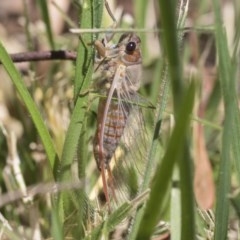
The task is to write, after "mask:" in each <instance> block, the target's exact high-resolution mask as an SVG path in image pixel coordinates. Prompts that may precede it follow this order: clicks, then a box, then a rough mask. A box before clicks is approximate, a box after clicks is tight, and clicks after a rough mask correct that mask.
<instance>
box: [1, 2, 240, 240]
mask: <svg viewBox="0 0 240 240" xmlns="http://www.w3.org/2000/svg"><path fill="white" fill-rule="evenodd" d="M10 2H11V1H9V5H8V4H7V3H4V1H3V3H1V2H0V9H3V11H2V12H1V11H0V36H1V44H0V60H1V62H2V66H1V68H0V71H1V81H0V86H1V87H0V127H1V131H0V149H1V151H0V159H1V161H0V167H1V169H2V171H1V172H2V174H1V175H0V184H1V185H0V186H1V194H2V196H1V198H0V229H1V231H0V238H1V239H109V238H112V239H150V238H152V239H170V238H171V239H174V240H175V239H176V240H177V239H182V240H187V239H189V240H192V239H216V240H221V239H231V240H233V239H239V212H240V206H239V201H240V199H239V186H238V184H239V180H240V159H239V158H240V153H239V151H240V144H239V139H240V119H239V110H238V92H239V91H238V79H239V37H240V34H239V29H240V27H239V21H238V19H239V12H240V6H239V3H238V1H222V2H221V3H220V2H219V1H217V0H212V1H211V4H210V3H209V1H201V3H199V1H189V2H188V1H186V0H185V1H179V2H178V4H177V5H176V6H175V5H174V4H172V3H173V1H171V2H167V3H165V2H166V1H161V0H160V1H155V3H154V4H155V5H153V3H152V1H145V2H146V3H144V1H137V0H136V1H134V3H129V4H123V3H121V1H119V5H118V6H117V7H116V6H115V7H114V6H112V5H111V3H112V2H110V1H109V4H110V6H111V9H114V10H116V11H114V16H115V17H116V18H118V16H120V14H119V12H121V11H120V9H123V10H124V12H123V17H122V21H121V24H120V26H119V28H121V29H122V28H129V27H130V26H131V24H132V20H131V19H130V20H129V14H130V13H134V15H135V22H134V26H135V28H141V29H143V28H144V29H145V30H146V31H143V32H140V33H139V35H140V37H141V40H142V54H143V77H142V81H143V84H142V85H143V86H142V87H141V89H140V94H141V95H142V96H143V99H146V102H147V103H151V104H152V105H153V106H154V109H152V108H151V109H148V108H143V109H144V110H143V112H144V117H145V120H144V124H145V126H144V127H145V128H146V129H148V131H149V138H148V139H149V141H147V142H146V146H147V147H146V152H145V154H144V156H145V157H144V158H146V161H145V165H144V169H143V170H142V174H141V182H142V183H141V186H140V187H139V189H138V194H137V196H135V197H134V199H131V201H127V202H121V204H118V206H117V207H114V208H113V210H112V212H111V213H109V212H108V209H107V207H106V205H104V199H103V200H102V201H101V198H100V195H101V189H100V188H101V187H99V182H101V179H100V180H99V178H100V173H99V172H98V170H97V167H96V164H95V161H94V158H93V154H92V139H93V135H94V132H95V129H96V115H97V110H96V109H97V100H96V99H98V98H99V96H100V97H101V95H100V94H99V93H98V94H96V93H93V92H92V91H91V90H92V85H93V83H92V75H93V53H94V49H93V46H92V44H89V43H92V42H93V41H94V40H95V39H97V38H101V37H102V35H101V34H98V33H95V32H93V33H86V32H87V31H90V30H92V29H94V28H100V27H103V28H104V29H109V26H110V25H111V24H112V20H111V19H110V18H109V14H107V12H106V9H105V7H104V3H103V2H102V1H95V0H92V1H87V0H86V1H83V2H82V1H72V2H71V1H67V0H66V1H62V3H59V4H62V5H58V4H57V1H56V2H53V3H51V4H49V5H47V4H46V2H47V1H36V2H35V1H29V2H27V1H16V2H15V4H10ZM13 6H14V7H13ZM76 27H80V28H81V29H85V33H83V34H81V36H79V35H76V34H75V35H74V34H72V33H70V32H69V29H70V28H76ZM154 28H155V29H158V30H159V31H155V32H151V31H150V30H152V29H154ZM114 39H115V41H116V39H118V34H116V36H115V38H114ZM49 49H50V50H59V49H68V50H72V51H76V52H77V57H76V61H70V60H68V61H67V60H63V59H59V60H54V61H53V60H52V61H36V62H32V61H30V62H29V61H27V62H22V63H20V64H13V63H12V61H11V59H10V56H9V54H10V53H17V52H30V51H33V50H34V51H38V53H39V52H43V51H46V50H49ZM25 57H26V56H25ZM144 145H145V143H144ZM135 154H136V153H135V152H134V151H132V152H131V154H128V155H126V156H125V155H123V156H120V157H119V158H120V159H124V158H126V159H128V158H129V159H130V158H132V159H130V161H131V162H134V161H133V158H134V157H132V156H137V155H135ZM127 157H128V158H127ZM117 166H118V165H117ZM133 166H134V165H133ZM135 172H137V171H136V169H133V172H132V173H131V174H130V175H129V176H128V178H127V177H126V176H125V177H121V178H119V179H120V180H124V185H125V186H130V185H131V184H133V182H134V180H133V179H134V176H135ZM136 176H137V174H136ZM55 183H57V184H55ZM129 188H130V187H129ZM99 192H100V193H99Z"/></svg>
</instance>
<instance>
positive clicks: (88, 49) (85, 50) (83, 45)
mask: <svg viewBox="0 0 240 240" xmlns="http://www.w3.org/2000/svg"><path fill="white" fill-rule="evenodd" d="M97 6H98V7H97ZM101 10H102V9H101V8H100V7H99V5H96V1H86V2H85V3H84V4H83V5H82V6H81V8H80V9H79V16H80V22H81V28H88V29H89V28H93V27H94V21H97V20H96V19H95V18H96V16H101V14H100V13H99V14H95V12H94V11H101ZM98 22H101V20H100V19H98ZM92 42H93V36H92V35H90V34H87V35H84V36H83V37H80V42H79V47H78V56H77V61H76V73H75V79H74V99H75V106H74V109H73V112H72V116H71V120H70V124H69V127H68V131H67V133H66V138H65V143H64V147H63V152H62V159H61V167H60V174H59V180H60V181H69V180H71V179H72V180H74V179H73V178H74V176H73V174H72V171H71V166H72V164H73V161H74V158H75V157H76V154H77V159H78V166H79V171H78V175H79V176H78V177H81V180H84V176H85V166H86V164H85V162H86V161H87V159H86V156H88V154H87V151H88V144H85V143H84V142H82V141H85V140H84V139H85V136H84V134H85V132H86V131H87V130H86V129H84V126H86V124H84V122H85V121H86V114H87V111H88V103H89V98H88V93H87V92H88V90H89V89H90V84H91V80H92V72H93V47H92V46H91V45H88V43H92ZM79 144H80V146H79ZM78 148H79V151H77V149H78ZM79 198H80V199H79ZM76 200H77V201H78V202H79V203H80V204H77V205H76V204H74V202H76ZM88 202H89V201H88V198H87V196H86V194H85V192H84V188H82V189H80V190H79V191H78V192H76V193H74V192H73V194H72V195H69V194H62V198H60V205H59V207H60V216H61V218H62V221H64V217H66V216H68V215H70V214H71V211H72V210H73V209H74V208H75V209H76V210H77V211H78V215H77V219H76V222H77V223H78V224H82V223H83V222H84V221H85V220H86V216H85V214H84V210H85V209H87V208H86V207H87V204H88ZM81 204H82V205H81ZM80 228H82V225H81V226H80ZM79 234H83V231H82V232H81V233H79ZM82 236H83V235H82Z"/></svg>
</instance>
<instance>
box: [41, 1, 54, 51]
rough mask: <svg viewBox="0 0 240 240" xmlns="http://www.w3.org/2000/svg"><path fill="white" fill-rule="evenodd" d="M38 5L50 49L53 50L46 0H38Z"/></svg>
mask: <svg viewBox="0 0 240 240" xmlns="http://www.w3.org/2000/svg"><path fill="white" fill-rule="evenodd" d="M38 4H39V6H40V9H41V13H42V18H43V21H44V23H45V27H46V30H47V37H48V41H49V44H50V46H51V48H52V49H55V44H54V41H53V32H52V28H51V22H50V18H49V11H48V5H47V1H46V0H38Z"/></svg>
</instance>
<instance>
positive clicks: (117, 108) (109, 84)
mask: <svg viewBox="0 0 240 240" xmlns="http://www.w3.org/2000/svg"><path fill="white" fill-rule="evenodd" d="M98 44H99V43H98ZM96 47H97V51H98V58H97V60H96V64H97V69H96V72H97V73H98V81H97V83H96V85H97V88H98V89H100V90H101V92H102V93H103V95H105V96H106V98H101V99H100V101H99V107H98V118H97V131H96V134H95V138H94V147H93V148H94V156H95V160H96V162H97V166H98V169H99V170H100V171H101V175H102V181H103V190H104V194H105V197H106V200H107V202H108V203H109V201H110V200H109V191H108V183H107V177H106V173H105V171H106V170H107V171H108V174H109V175H110V176H111V170H110V167H109V163H110V161H111V159H112V157H113V155H114V153H115V150H116V148H117V147H118V145H119V143H120V140H121V138H122V136H123V134H124V129H125V126H126V124H127V121H128V118H129V114H130V112H131V109H132V102H133V101H134V97H135V96H136V94H137V90H138V89H139V87H140V78H141V69H142V66H141V63H142V59H141V51H140V39H139V37H138V36H136V35H135V34H127V35H122V36H121V37H120V40H119V43H118V44H117V45H116V46H114V47H108V46H106V47H105V46H103V45H102V46H101V45H100V46H99V45H97V44H96ZM112 192H113V190H112ZM112 194H113V195H114V192H113V193H112Z"/></svg>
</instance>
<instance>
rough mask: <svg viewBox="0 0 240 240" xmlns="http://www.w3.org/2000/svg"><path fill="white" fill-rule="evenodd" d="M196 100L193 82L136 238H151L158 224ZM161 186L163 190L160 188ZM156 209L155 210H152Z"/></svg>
mask: <svg viewBox="0 0 240 240" xmlns="http://www.w3.org/2000/svg"><path fill="white" fill-rule="evenodd" d="M193 100H194V85H193V84H192V85H191V86H190V87H189V89H188V91H187V92H186V96H184V99H183V102H182V103H183V105H182V106H181V108H180V110H179V115H178V116H179V119H181V120H179V121H177V122H176V126H175V128H174V130H173V133H172V136H171V139H170V141H169V145H168V148H167V151H166V154H165V156H164V158H163V160H162V163H161V164H160V165H159V167H158V168H157V170H156V172H155V175H154V179H153V184H152V188H151V193H150V198H149V201H148V202H147V205H146V210H145V213H144V217H143V218H142V221H141V224H140V228H139V232H138V235H137V237H136V239H149V238H150V236H151V234H152V232H153V229H154V227H155V226H156V224H157V222H158V219H159V216H160V213H161V211H160V210H161V207H162V203H163V200H164V196H165V193H166V191H167V189H168V187H169V182H170V180H171V176H172V171H173V166H174V164H175V163H176V162H177V161H178V160H179V159H181V160H183V159H184V157H185V156H186V155H185V152H184V151H183V150H184V139H185V137H186V132H187V129H188V126H189V121H190V119H189V114H190V113H191V111H192V107H193ZM160 187H161V191H159V188H160ZM152 209H154V211H152Z"/></svg>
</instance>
